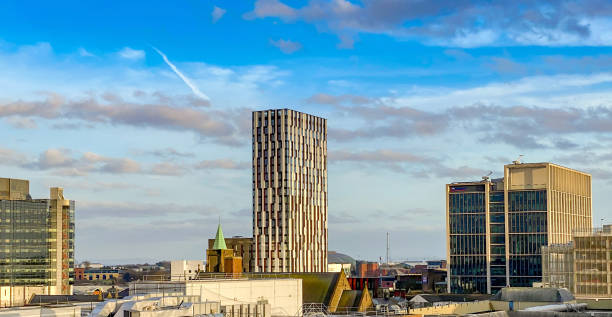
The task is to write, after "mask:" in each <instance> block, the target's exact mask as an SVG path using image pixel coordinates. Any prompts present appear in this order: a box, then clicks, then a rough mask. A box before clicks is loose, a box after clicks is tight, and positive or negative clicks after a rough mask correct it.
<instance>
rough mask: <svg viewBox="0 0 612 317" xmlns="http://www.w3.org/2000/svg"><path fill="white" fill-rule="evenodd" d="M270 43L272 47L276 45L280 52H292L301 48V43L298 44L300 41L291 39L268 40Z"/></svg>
mask: <svg viewBox="0 0 612 317" xmlns="http://www.w3.org/2000/svg"><path fill="white" fill-rule="evenodd" d="M270 44H272V46H274V47H277V48H278V49H280V50H281V52H283V53H285V54H293V53H295V52H297V51H299V50H301V49H302V44H300V42H294V41H291V40H283V39H278V40H276V41H274V40H270Z"/></svg>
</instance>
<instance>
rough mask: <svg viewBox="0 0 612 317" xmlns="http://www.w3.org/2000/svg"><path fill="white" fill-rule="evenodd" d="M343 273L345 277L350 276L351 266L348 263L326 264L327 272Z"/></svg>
mask: <svg viewBox="0 0 612 317" xmlns="http://www.w3.org/2000/svg"><path fill="white" fill-rule="evenodd" d="M340 271H344V275H346V277H350V276H351V264H350V263H329V264H327V272H335V273H337V272H340Z"/></svg>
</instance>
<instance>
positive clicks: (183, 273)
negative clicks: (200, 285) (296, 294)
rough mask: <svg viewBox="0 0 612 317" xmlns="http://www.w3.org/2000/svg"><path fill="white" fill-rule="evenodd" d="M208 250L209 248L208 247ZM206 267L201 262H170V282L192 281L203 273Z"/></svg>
mask: <svg viewBox="0 0 612 317" xmlns="http://www.w3.org/2000/svg"><path fill="white" fill-rule="evenodd" d="M209 249H210V247H209ZM205 269H206V267H205V266H204V261H202V260H175V261H171V262H170V280H171V281H181V280H192V279H195V278H196V277H198V274H199V273H200V272H204V271H205Z"/></svg>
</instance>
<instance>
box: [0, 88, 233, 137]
mask: <svg viewBox="0 0 612 317" xmlns="http://www.w3.org/2000/svg"><path fill="white" fill-rule="evenodd" d="M101 99H102V102H100V100H98V99H96V98H93V97H92V98H89V99H85V100H70V101H66V100H64V98H62V97H61V96H58V95H54V94H50V95H48V97H47V98H46V100H44V101H21V100H20V101H17V102H12V103H7V104H0V117H5V118H9V117H22V118H23V117H32V118H35V117H38V118H44V119H50V120H61V119H65V118H72V119H78V120H83V121H85V122H87V123H90V124H91V123H108V124H114V125H126V126H133V127H148V128H158V129H166V130H178V131H191V132H194V133H196V134H197V135H199V136H200V137H201V138H202V139H205V140H212V141H213V142H217V143H221V144H225V145H232V146H236V145H241V144H244V142H242V141H241V138H238V137H237V134H238V133H239V132H240V131H238V128H237V127H236V122H235V120H236V119H237V117H238V116H239V115H241V114H240V112H241V111H242V110H236V111H234V110H228V111H212V110H210V111H204V110H199V109H193V108H181V107H172V106H168V105H164V104H137V103H131V102H127V101H123V100H122V99H121V98H120V97H117V96H114V95H109V94H105V95H104V96H103V97H102V98H101Z"/></svg>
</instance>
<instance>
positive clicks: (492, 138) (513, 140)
mask: <svg viewBox="0 0 612 317" xmlns="http://www.w3.org/2000/svg"><path fill="white" fill-rule="evenodd" d="M480 142H483V143H506V144H510V145H513V146H515V147H517V148H521V149H543V148H546V145H544V144H542V143H540V142H538V141H537V140H536V138H535V137H533V136H529V135H521V134H512V133H504V132H498V133H489V134H486V135H485V136H484V137H482V138H480Z"/></svg>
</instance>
